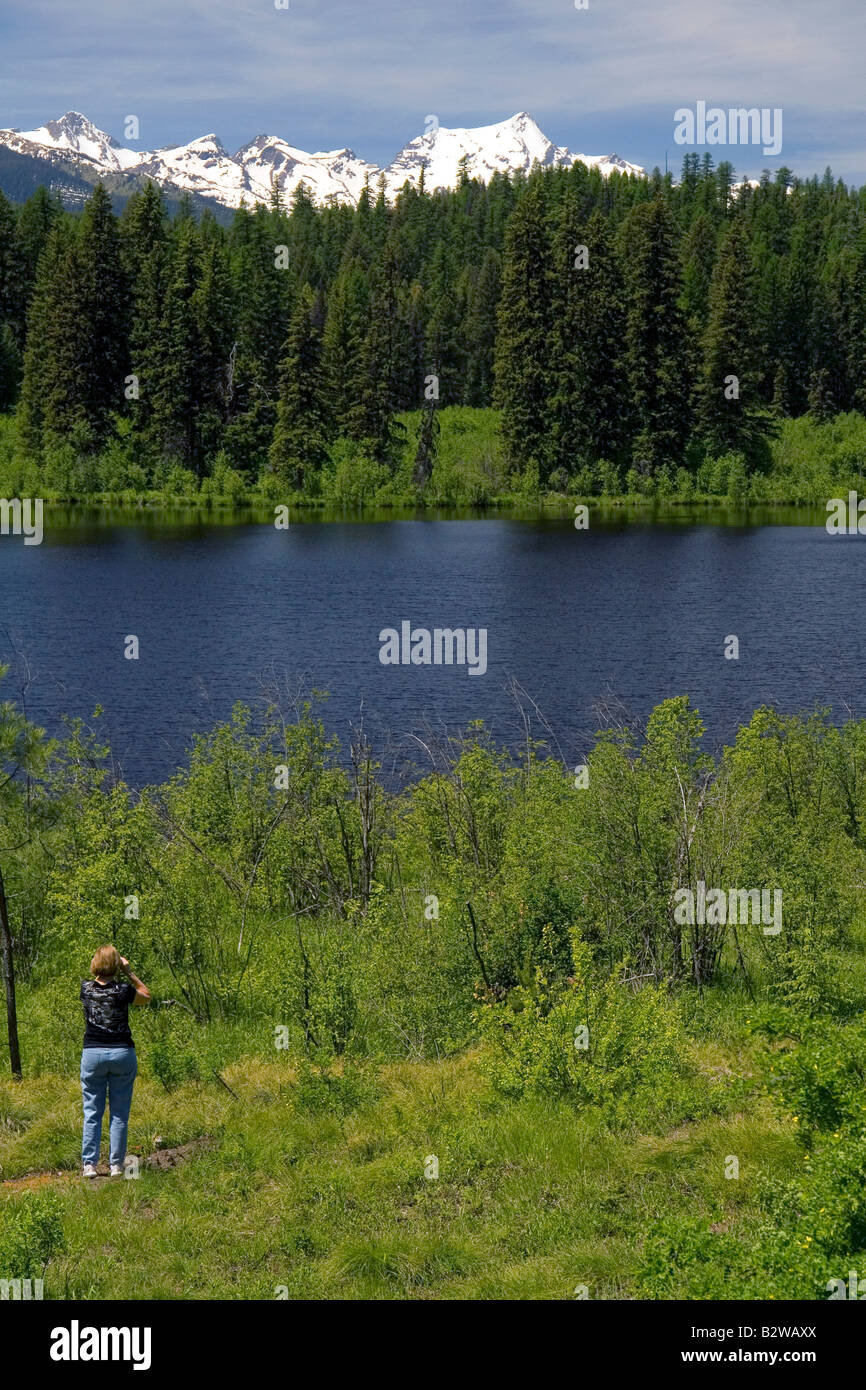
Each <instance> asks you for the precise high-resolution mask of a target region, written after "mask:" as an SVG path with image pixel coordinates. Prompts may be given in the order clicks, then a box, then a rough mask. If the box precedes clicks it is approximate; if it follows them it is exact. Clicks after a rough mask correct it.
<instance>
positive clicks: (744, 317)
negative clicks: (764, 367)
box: [698, 217, 768, 460]
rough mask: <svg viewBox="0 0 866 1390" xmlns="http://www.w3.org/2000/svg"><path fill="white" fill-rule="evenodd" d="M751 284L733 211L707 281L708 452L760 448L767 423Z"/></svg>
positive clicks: (704, 397)
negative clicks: (761, 396)
mask: <svg viewBox="0 0 866 1390" xmlns="http://www.w3.org/2000/svg"><path fill="white" fill-rule="evenodd" d="M754 322H755V288H754V274H753V270H752V266H751V262H750V260H749V245H748V235H747V232H746V227H745V223H744V221H743V219H742V218H741V217H735V218H734V220H733V221H732V222H731V223H730V225H729V227H728V230H727V232H726V234H725V237H724V240H723V242H722V245H721V248H720V251H719V259H718V263H717V265H716V269H715V272H714V274H713V280H712V284H711V286H710V298H709V312H708V320H707V329H706V334H705V336H704V345H703V363H702V371H701V379H700V383H699V388H698V420H699V427H700V431H701V434H702V436H703V438H704V440H705V442H706V444H707V447H708V449H709V451H710V453H712V454H715V455H720V454H724V453H726V452H728V451H729V450H739V451H740V452H742V453H743V454H745V455H746V456H747V458H751V459H752V460H756V459H757V457H758V456H759V455H760V453H761V449H762V447H763V444H764V441H765V440H766V437H767V434H768V425H767V422H766V419H765V417H764V415H763V414H762V413H761V411H760V409H759V398H758V379H757V365H756V355H755V340H754Z"/></svg>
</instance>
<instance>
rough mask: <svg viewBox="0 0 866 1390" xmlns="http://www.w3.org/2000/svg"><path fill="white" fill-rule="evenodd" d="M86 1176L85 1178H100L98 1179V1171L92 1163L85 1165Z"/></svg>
mask: <svg viewBox="0 0 866 1390" xmlns="http://www.w3.org/2000/svg"><path fill="white" fill-rule="evenodd" d="M84 1176H85V1178H98V1177H99V1174H98V1173H97V1171H96V1169H95V1167H94V1166H93V1164H92V1163H85V1165H84Z"/></svg>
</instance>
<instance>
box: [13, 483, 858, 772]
mask: <svg viewBox="0 0 866 1390" xmlns="http://www.w3.org/2000/svg"><path fill="white" fill-rule="evenodd" d="M791 520H797V521H798V522H800V523H801V524H796V525H792V524H767V517H766V516H759V517H755V516H754V515H752V516H748V517H738V516H736V515H735V516H733V517H732V516H731V515H730V514H722V513H719V514H715V513H713V514H706V513H705V514H703V515H701V514H682V515H680V516H678V517H676V518H675V519H674V518H661V519H659V518H658V517H656V518H654V519H653V518H647V517H642V516H640V515H639V514H638V515H626V514H624V513H622V512H620V513H618V514H610V513H593V516H592V521H591V525H590V527H589V529H588V530H586V531H577V530H575V529H574V526H573V524H572V523H571V520H570V519H569V518H568V517H567V516H566V517H561V518H546V519H545V518H539V517H537V516H535V517H513V516H512V517H497V518H492V519H491V518H484V519H474V520H473V519H464V518H460V519H453V518H452V519H448V518H439V519H413V518H410V517H407V518H399V519H392V520H382V521H330V522H328V523H324V522H322V521H321V520H310V521H299V522H297V523H293V524H292V525H291V526H290V528H289V529H288V530H286V531H277V530H276V529H275V528H274V526H273V525H272V524H267V523H265V522H256V521H253V520H250V519H244V518H243V517H229V518H225V517H223V518H222V519H221V520H219V521H218V522H215V523H211V522H208V521H207V520H204V519H202V518H200V517H195V518H192V519H189V518H172V517H171V516H147V517H143V518H139V519H136V520H130V519H129V518H128V516H125V515H124V516H122V517H116V516H112V515H111V514H105V515H102V516H93V515H87V514H81V513H76V512H74V511H58V510H54V511H51V512H46V521H45V527H46V529H45V539H44V542H43V544H42V545H41V546H24V545H23V543H22V540H21V539H20V538H17V537H13V536H2V537H0V660H3V661H6V662H9V661H10V660H16V653H17V654H18V656H17V666H18V667H19V668H20V659H21V657H24V658H26V661H27V664H28V666H29V670H30V675H31V684H30V687H29V689H28V692H27V708H28V713H29V714H30V716H31V718H33V719H35V720H37V721H38V722H39V723H42V724H44V725H45V726H46V727H47V728H48V729H49V730H50V731H51V732H57V731H58V729H59V727H60V717H61V715H63V714H72V715H75V714H79V715H82V716H88V715H89V714H90V713H91V711H92V709H93V707H94V706H95V705H96V704H100V705H102V706H103V707H104V710H105V720H104V721H103V723H104V725H105V726H106V727H107V729H108V731H110V736H111V742H112V748H113V752H114V756H115V758H116V760H117V762H118V763H119V765H120V767H121V769H122V771H123V773H124V775H125V776H126V777H127V778H128V779H129V780H130V781H131V782H133V783H134V784H141V783H143V782H147V781H154V780H158V779H162V778H164V777H165V776H166V775H168V774H169V773H171V772H172V771H173V770H174V768H175V767H176V766H177V765H178V763H179V762H181V761H182V759H183V753H184V749H185V748H186V747H187V746H188V744H189V742H190V738H191V735H192V733H193V731H194V730H204V729H207V728H209V727H210V726H211V725H213V724H214V723H215V722H217V721H219V720H222V719H225V718H226V716H227V715H228V713H229V711H230V709H231V706H232V704H233V703H234V702H235V701H236V700H244V701H247V702H250V703H253V704H254V703H256V701H258V700H260V699H261V698H262V695H263V687H264V686H265V685H267V683H268V682H269V681H271V680H273V679H274V678H275V677H276V678H278V679H280V680H285V681H286V682H287V684H288V686H289V687H290V688H292V689H294V688H303V689H310V688H317V689H320V690H327V691H328V692H329V693H330V698H329V700H328V701H327V703H326V705H325V706H324V710H323V716H324V719H325V723H326V725H327V727H328V728H329V729H330V730H333V731H335V732H336V733H338V734H339V735H340V736H341V737H345V735H346V732H347V730H348V728H349V725H350V723H351V722H353V721H357V719H358V716H359V712H360V709H361V706H362V703H363V708H364V717H365V722H366V723H367V724H368V726H369V727H370V728H371V729H374V730H377V731H379V732H385V731H387V732H389V733H390V734H392V735H394V736H395V737H396V738H397V739H398V740H399V739H402V737H403V736H404V735H407V734H409V733H412V732H417V731H419V730H422V729H424V728H425V727H428V726H432V727H433V728H434V729H435V730H437V731H439V732H443V731H446V730H447V731H449V732H457V731H459V730H460V729H461V728H462V727H464V726H465V725H466V724H467V723H468V722H469V721H470V720H472V719H479V718H480V719H484V720H485V721H486V722H487V723H488V724H489V725H490V727H491V728H492V730H493V731H494V733H495V734H496V736H497V737H498V738H500V739H501V740H502V741H504V742H509V743H514V742H516V741H518V740H519V737H520V732H521V729H522V723H521V721H520V717H519V712H518V710H517V707H516V705H515V702H514V699H513V696H512V695H511V694H510V693H509V689H508V687H509V683H510V682H511V681H512V680H516V681H517V682H518V683H519V684H520V686H522V688H523V690H524V691H525V692H526V694H527V696H528V697H530V698H531V700H533V701H535V703H536V704H537V706H538V708H539V710H540V711H541V712H542V713H543V715H544V718H545V719H546V721H547V722H548V724H549V725H550V728H551V729H552V730H553V733H554V734H555V736H556V739H557V740H558V743H559V746H560V749H561V752H562V755H563V756H564V757H565V758H566V759H567V760H568V761H569V762H572V763H573V762H577V761H579V759H580V756H581V755H582V754H583V753H584V752H586V751H587V750H588V748H589V747H590V746H591V743H592V736H593V732H594V730H595V729H596V728H597V727H598V724H599V716H598V714H597V712H596V705H597V703H598V702H599V701H605V700H609V699H610V698H611V697H615V699H616V700H618V701H620V702H622V703H623V704H624V705H625V706H626V707H628V708H629V709H631V710H632V711H634V712H635V713H636V714H637V715H638V716H645V715H646V714H647V713H648V712H649V710H650V709H651V708H652V706H653V705H654V704H656V703H657V702H658V701H659V700H663V699H665V698H666V697H668V696H672V695H678V694H683V693H687V694H689V695H690V696H691V697H692V700H693V702H694V703H695V705H696V706H697V707H698V709H699V710H700V711H701V713H702V715H703V716H704V719H705V722H706V724H707V728H708V742H709V743H710V745H711V746H716V745H718V744H719V743H721V742H723V741H726V740H728V739H730V737H731V736H732V734H733V732H734V730H735V729H736V726H737V725H738V724H739V723H740V722H742V721H743V720H745V719H748V718H749V717H750V715H751V713H752V711H753V710H754V708H755V707H756V706H757V705H760V704H762V703H773V704H775V705H777V706H778V707H779V708H781V709H783V710H786V711H793V710H798V709H806V708H812V707H814V706H815V705H816V704H830V705H832V706H833V707H834V709H835V711H836V714H837V716H838V717H839V718H842V717H844V715H845V712H846V709H847V708H850V709H851V710H852V711H853V712H854V713H861V714H862V713H863V712H864V707H866V701H864V698H863V696H864V691H866V640H864V639H866V612H864V609H863V608H861V606H860V605H861V601H862V595H861V591H860V584H859V576H860V574H861V572H862V570H863V564H864V557H866V538H861V537H856V536H855V537H838V536H830V535H828V534H827V532H826V531H825V529H824V526H823V514H822V513H817V514H814V515H811V516H809V517H808V518H807V517H804V514H803V513H799V514H793V515H792V514H781V513H776V514H774V515H773V521H774V522H775V523H778V522H780V521H781V522H790V521H791ZM804 520H807V521H808V522H809V523H810V524H802V523H803V522H804ZM403 622H409V623H411V625H412V628H413V629H415V628H424V629H429V630H432V629H434V628H437V627H439V628H452V629H456V628H460V629H472V630H475V631H476V632H477V631H478V630H479V629H485V630H486V633H487V669H486V672H485V674H484V675H480V674H478V675H474V676H473V675H472V674H470V670H469V668H468V667H467V666H466V665H463V666H460V665H450V666H449V665H383V664H382V663H381V661H380V659H379V653H380V642H379V634H380V632H381V631H382V630H383V629H385V628H395V629H397V630H398V631H399V630H400V628H401V623H403ZM130 635H135V636H137V637H138V639H139V659H138V660H127V659H126V658H125V656H124V639H125V638H126V637H128V636H130ZM731 635H735V636H736V637H737V638H738V640H739V652H740V655H739V659H738V660H728V659H725V656H724V644H725V639H726V638H727V637H729V636H731ZM17 684H18V680H17V678H15V679H13V677H12V676H10V677H9V678H7V680H6V681H5V682H4V689H3V692H2V693H3V694H4V695H5V696H6V697H7V698H8V697H10V696H13V695H14V694H15V689H16V687H17ZM538 732H539V733H540V732H541V729H540V728H538Z"/></svg>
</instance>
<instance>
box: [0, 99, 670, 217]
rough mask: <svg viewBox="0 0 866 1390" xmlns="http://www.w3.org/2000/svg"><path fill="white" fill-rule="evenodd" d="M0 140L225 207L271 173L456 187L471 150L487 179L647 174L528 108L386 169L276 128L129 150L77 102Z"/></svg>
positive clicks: (344, 192)
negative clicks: (570, 168) (309, 145)
mask: <svg viewBox="0 0 866 1390" xmlns="http://www.w3.org/2000/svg"><path fill="white" fill-rule="evenodd" d="M0 145H5V146H6V147H7V148H9V149H12V150H17V151H19V152H20V153H22V154H38V155H40V156H42V157H44V156H48V155H50V154H51V153H52V152H53V153H55V154H56V155H57V156H58V157H59V156H63V157H64V158H66V159H71V160H73V161H83V162H84V164H85V165H89V166H91V167H92V166H96V167H97V168H98V169H99V170H102V171H104V172H106V173H109V172H110V173H124V174H132V175H136V176H138V177H146V178H151V179H153V180H154V181H155V182H156V183H160V184H170V185H171V186H172V187H173V188H174V189H182V190H185V191H187V192H190V193H195V194H199V195H201V196H202V197H205V198H211V199H214V200H215V201H217V202H219V203H222V204H223V205H224V206H226V207H237V206H238V205H239V203H240V202H241V200H242V199H244V200H246V201H247V202H248V203H251V202H262V201H265V200H267V198H268V196H269V194H270V188H271V178H272V176H275V177H276V179H277V181H278V183H279V185H280V187H281V189H282V190H283V194H284V197H285V198H286V199H287V200H288V199H289V198H290V197H291V195H292V193H293V192H294V191H295V189H296V188H297V187H298V184H299V183H301V182H303V183H304V184H305V185H306V186H307V188H308V189H309V192H310V194H311V196H312V197H313V199H314V200H315V201H316V202H319V203H321V202H324V201H326V200H327V199H329V198H332V199H334V200H336V201H337V202H340V203H354V202H356V201H357V199H358V196H359V195H360V193H361V190H362V189H363V187H364V184H365V182H369V183H370V185H371V187H372V188H373V189H375V188H376V184H377V182H378V179H379V176H380V174H384V175H385V187H386V190H387V191H388V193H389V194H390V195H393V194H395V193H396V192H397V190H398V189H400V188H402V186H403V184H404V183H406V182H407V181H408V182H409V183H410V184H412V185H413V186H415V187H417V185H418V183H419V181H420V178H421V171H422V169H423V170H424V183H425V187H427V188H428V189H434V188H453V187H454V186H455V185H456V183H457V180H458V177H459V168H460V162H461V160H462V159H464V158H465V159H466V160H467V171H468V173H469V176H470V177H471V178H479V179H482V180H484V181H485V182H487V180H489V179H490V178H491V177H492V176H493V174H494V173H496V172H497V171H498V172H501V173H513V172H517V171H521V172H523V173H528V172H529V170H530V169H531V168H532V167H533V165H534V164H536V163H537V164H539V165H542V166H544V167H546V166H550V165H557V166H567V165H571V164H574V163H576V162H577V161H578V160H580V161H582V162H583V163H584V164H587V165H590V166H595V167H597V168H598V169H599V170H600V172H601V173H602V174H603V175H604V177H605V178H606V177H608V175H610V174H611V173H613V172H614V171H615V170H616V171H618V172H620V173H633V174H643V173H644V170H643V169H641V168H640V166H639V165H637V164H629V163H628V161H627V160H624V159H620V158H619V156H618V155H614V154H611V155H578V154H573V153H572V152H571V151H570V150H568V149H566V148H565V147H564V146H561V145H554V144H553V142H552V141H550V140H548V138H547V136H546V135H545V134H544V132H543V131H542V130H541V129H540V128H539V127H538V125H536V123H535V121H534V120H533V119H532V117H531V116H529V115H528V114H527V113H526V112H525V111H521V112H519V113H518V114H517V115H516V116H512V117H511V118H510V119H509V120H507V121H500V122H499V123H498V124H497V125H489V126H478V127H477V128H475V129H468V130H464V129H453V130H451V129H448V128H447V127H446V126H440V125H436V126H435V127H432V128H431V129H430V130H428V131H426V132H425V133H424V134H423V135H419V136H417V137H416V138H415V139H414V140H410V141H409V143H408V144H407V145H404V146H403V148H402V150H400V152H399V154H398V155H397V157H396V158H395V159H394V160H393V162H392V163H391V164H390V165H389V166H388V167H387V168H386V169H384V170H382V169H380V168H379V167H378V166H377V165H375V164H370V163H369V162H368V161H367V160H364V159H361V158H360V157H359V156H358V155H356V154H355V152H354V151H353V150H350V149H342V150H326V151H319V152H318V153H316V154H308V153H306V152H305V151H304V150H299V149H296V148H295V147H294V146H293V145H290V144H288V143H287V142H286V141H285V140H282V139H281V138H280V137H279V136H275V135H259V136H257V137H256V138H255V140H252V141H250V143H249V144H248V145H244V146H242V148H241V149H239V150H238V151H237V153H236V154H235V155H230V154H229V153H228V151H227V150H226V149H225V148H224V147H223V145H222V144H221V143H220V141H219V139H218V138H217V136H216V135H202V136H201V137H200V138H199V139H197V140H191V141H190V142H189V144H186V145H174V146H168V147H166V148H164V149H160V150H152V151H145V152H142V151H138V150H130V149H125V148H124V147H123V146H121V145H119V144H118V142H117V141H116V140H115V139H114V138H113V137H112V136H111V135H107V134H106V133H105V131H102V130H98V129H97V127H96V126H94V125H93V124H92V122H90V121H89V120H88V119H87V117H86V116H82V115H81V113H80V112H78V111H67V112H66V114H65V115H64V116H61V117H60V118H59V120H56V121H49V122H48V123H47V125H44V126H39V127H38V129H36V130H28V131H18V130H2V131H0Z"/></svg>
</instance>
